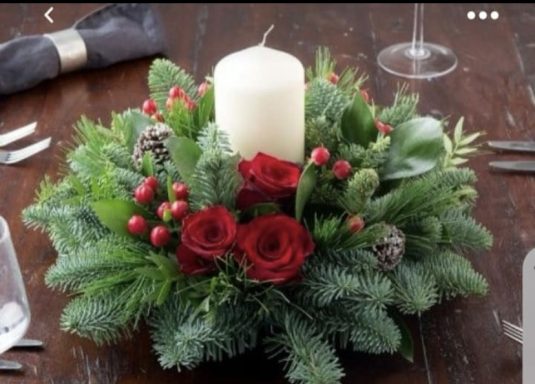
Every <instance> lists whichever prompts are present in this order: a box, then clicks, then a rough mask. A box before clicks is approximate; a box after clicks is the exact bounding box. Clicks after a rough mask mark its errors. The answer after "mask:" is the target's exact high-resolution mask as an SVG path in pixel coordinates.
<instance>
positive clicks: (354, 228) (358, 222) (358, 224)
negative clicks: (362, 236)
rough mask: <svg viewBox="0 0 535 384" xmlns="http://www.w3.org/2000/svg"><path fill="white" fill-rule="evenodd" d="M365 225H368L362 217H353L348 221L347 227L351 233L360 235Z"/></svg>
mask: <svg viewBox="0 0 535 384" xmlns="http://www.w3.org/2000/svg"><path fill="white" fill-rule="evenodd" d="M365 225H366V223H365V222H364V220H363V219H362V217H360V216H351V217H350V218H349V219H348V220H347V226H348V227H349V231H350V232H351V233H359V232H360V231H362V229H363V228H364V226H365Z"/></svg>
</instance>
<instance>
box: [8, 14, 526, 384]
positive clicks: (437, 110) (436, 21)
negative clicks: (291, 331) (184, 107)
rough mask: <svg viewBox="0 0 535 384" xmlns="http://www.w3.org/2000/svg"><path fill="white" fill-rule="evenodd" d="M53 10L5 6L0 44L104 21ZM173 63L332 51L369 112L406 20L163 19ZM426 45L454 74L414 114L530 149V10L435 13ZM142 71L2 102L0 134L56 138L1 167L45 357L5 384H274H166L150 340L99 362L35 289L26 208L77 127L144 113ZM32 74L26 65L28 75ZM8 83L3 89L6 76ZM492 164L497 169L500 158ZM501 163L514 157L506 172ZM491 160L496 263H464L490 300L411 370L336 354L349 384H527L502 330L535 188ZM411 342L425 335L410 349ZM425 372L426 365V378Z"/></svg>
mask: <svg viewBox="0 0 535 384" xmlns="http://www.w3.org/2000/svg"><path fill="white" fill-rule="evenodd" d="M49 6H50V5H49V4H42V5H26V4H18V5H17V4H13V5H6V4H3V5H0V41H6V40H8V39H11V38H13V37H16V36H20V35H29V34H36V33H45V32H50V31H53V30H57V29H61V28H65V27H68V26H69V25H71V24H72V23H73V21H74V20H75V19H77V18H78V17H81V16H82V15H84V14H85V13H87V12H88V11H90V10H93V9H95V8H96V7H97V5H90V4H84V5H72V4H56V5H55V10H54V12H53V14H52V16H53V17H54V19H55V22H54V24H50V23H49V22H48V21H47V20H45V19H44V17H43V13H44V12H45V11H46V10H47V9H48V7H49ZM489 7H494V8H495V9H497V10H498V12H499V14H500V17H499V19H498V20H497V21H492V20H490V19H487V20H486V21H479V20H475V21H469V20H468V19H467V17H466V13H467V12H468V11H469V10H476V11H478V10H480V9H486V10H487V11H491V10H492V9H493V8H489ZM158 8H159V10H160V11H162V12H161V14H162V18H163V21H164V23H165V26H166V29H167V32H168V37H169V53H168V55H169V57H170V58H171V59H172V60H174V61H176V62H178V63H179V64H180V65H181V66H183V67H184V68H186V69H187V70H189V71H192V72H193V73H194V74H195V76H196V77H197V79H198V80H202V78H203V76H204V75H205V74H206V73H208V72H209V71H210V70H211V69H212V68H213V66H214V64H215V63H216V62H217V60H219V59H220V58H221V57H223V56H224V55H226V54H228V53H229V52H233V51H235V50H238V49H240V48H243V47H246V46H249V45H253V44H256V43H258V42H259V41H260V40H261V36H262V34H263V32H264V31H265V30H266V29H267V28H268V27H269V25H270V24H275V30H274V31H273V32H272V33H271V35H270V36H269V39H268V44H269V45H270V46H273V47H276V48H280V49H283V50H286V51H289V52H292V53H293V54H294V55H296V56H298V57H299V58H300V59H301V60H302V61H303V62H305V63H312V59H313V55H314V51H315V50H316V47H317V46H318V45H327V46H329V47H331V49H332V52H333V53H334V55H335V56H336V58H337V60H338V61H339V63H340V64H342V65H356V66H359V67H360V68H361V69H362V70H363V71H365V72H367V73H368V74H369V76H370V80H369V81H368V84H367V86H368V87H369V90H370V93H371V94H372V95H373V97H374V99H375V100H377V101H378V102H380V103H386V102H390V101H391V100H392V95H393V91H394V89H395V87H396V83H398V82H399V81H400V79H398V78H395V77H393V76H391V75H388V74H386V73H385V72H383V71H381V70H379V69H378V67H377V64H376V57H377V54H378V52H379V50H380V49H381V48H383V47H385V46H387V45H389V44H392V43H397V42H401V41H405V40H407V39H408V38H409V37H410V36H411V28H412V7H411V6H410V5H407V4H405V5H366V4H363V5H334V4H333V5H281V4H279V5H252V4H250V5H200V4H199V5H191V4H190V5H172V6H167V5H162V6H159V7H158ZM425 16H426V22H425V25H426V38H427V39H428V40H429V41H435V42H438V43H442V44H444V45H446V46H449V47H451V48H452V49H453V51H454V52H455V53H456V54H457V56H458V58H459V66H458V68H457V69H456V70H455V71H454V72H453V73H451V74H450V75H448V76H446V77H443V78H440V79H438V80H433V81H413V82H410V87H411V89H412V90H414V91H417V92H420V95H421V100H422V102H421V108H420V111H421V112H422V113H431V114H433V115H438V116H451V118H452V119H454V120H455V119H457V118H458V117H459V116H462V115H464V116H465V118H466V127H467V128H468V129H469V130H486V131H487V132H488V135H487V138H489V139H490V138H503V139H535V131H534V129H535V127H534V126H533V120H534V118H535V96H534V89H533V88H532V87H535V49H534V48H533V44H534V38H533V31H534V28H535V6H534V5H528V4H526V5H492V6H491V5H489V6H483V5H436V4H435V5H429V6H426V15H425ZM150 62H151V59H150V58H147V59H142V60H136V61H132V62H127V63H122V64H119V65H115V66H113V67H111V68H108V69H103V70H96V71H87V72H82V73H74V74H70V75H66V76H63V77H61V78H60V79H57V80H54V81H49V82H46V83H44V84H41V85H40V86H38V87H36V88H34V89H32V90H29V91H26V92H22V93H19V94H16V95H12V96H10V97H7V98H4V99H2V100H0V132H5V131H8V130H10V129H12V128H14V127H18V126H21V125H23V124H25V123H28V122H31V121H34V120H35V121H38V123H39V126H38V132H37V134H36V135H35V136H34V137H33V138H32V139H28V140H25V141H24V142H21V144H25V143H28V142H30V140H35V139H36V137H41V138H42V137H45V136H48V135H51V136H52V137H53V140H54V146H53V148H52V149H50V150H48V151H47V152H45V153H42V154H40V155H38V156H35V157H34V158H32V159H30V160H28V161H26V162H24V163H21V164H20V165H17V166H12V167H6V166H4V167H0V186H1V199H0V214H1V215H3V216H5V217H6V219H7V220H8V222H9V223H10V226H11V230H12V233H13V237H14V242H15V247H16V249H17V251H18V255H19V260H20V264H21V268H22V271H23V275H24V280H25V282H26V287H27V290H28V295H29V299H30V303H31V309H32V324H31V327H30V330H29V332H28V336H30V337H35V338H40V339H42V340H44V341H45V343H46V348H45V350H44V351H42V352H9V353H7V354H6V355H5V357H6V358H11V359H16V360H18V361H21V362H22V363H24V364H25V366H26V368H25V371H24V373H23V374H17V375H6V374H1V376H0V382H2V383H6V384H14V383H25V384H33V383H55V384H63V383H64V384H77V383H98V384H101V383H102V384H108V383H123V384H126V383H175V382H181V383H253V382H254V383H283V382H284V380H283V377H282V375H281V373H280V372H281V371H280V369H279V367H278V364H277V363H276V362H273V361H268V360H266V359H265V358H264V357H263V355H262V353H261V352H256V353H253V354H249V355H247V356H244V357H240V358H237V359H234V360H232V361H227V362H226V363H222V364H215V363H214V364H205V365H203V366H202V367H200V368H198V369H196V370H194V371H192V372H182V373H177V372H176V371H174V370H170V371H162V370H161V369H160V367H159V365H158V363H157V361H156V359H155V357H154V355H152V354H151V346H150V342H149V338H148V335H147V333H146V332H141V333H139V334H136V335H135V336H134V338H133V340H130V341H125V342H124V343H122V344H120V345H117V346H110V347H103V348H97V347H96V346H95V345H93V344H92V343H91V342H89V341H87V340H82V339H80V338H78V337H76V336H72V335H68V334H65V333H62V332H60V331H59V328H58V321H59V316H60V313H61V309H62V307H63V306H64V305H65V303H66V302H67V297H66V296H65V295H62V294H59V293H57V292H52V291H50V290H48V289H47V288H46V287H45V286H44V284H43V276H44V273H45V271H46V270H47V268H48V266H49V265H50V264H51V263H53V262H54V258H55V253H54V250H53V249H52V247H51V246H50V243H49V241H48V239H47V238H46V237H45V236H44V235H41V234H40V233H36V232H32V231H30V230H28V229H26V228H25V227H24V226H23V224H22V222H21V218H20V213H21V210H22V209H23V208H24V207H25V206H27V205H29V204H30V203H31V201H32V199H33V194H34V189H35V188H36V187H37V185H38V183H39V181H40V180H41V178H42V177H43V175H44V174H45V173H49V174H55V172H56V171H57V170H58V167H59V165H60V161H61V158H62V153H63V152H62V146H63V145H65V144H66V143H68V141H69V139H70V137H71V134H72V128H71V127H72V125H73V123H74V122H75V121H76V120H77V119H78V118H79V116H80V115H81V114H85V115H87V116H89V117H90V118H94V119H97V118H102V119H103V121H104V122H107V121H109V115H110V112H111V111H112V110H116V111H120V110H123V109H125V108H127V107H131V106H139V105H140V104H141V103H142V101H143V100H144V99H145V98H146V97H147V87H146V80H145V79H146V73H147V69H148V67H149V64H150ZM28 65H32V63H28ZM1 75H2V74H0V76H1ZM493 157H497V156H495V155H494V156H493ZM501 157H502V158H510V157H511V156H506V155H504V156H501ZM490 158H491V156H483V157H481V158H478V159H476V160H474V161H472V162H471V165H472V166H474V168H475V169H476V171H477V174H478V176H479V182H478V189H479V191H480V193H481V198H480V200H479V203H478V206H477V209H476V215H477V217H478V219H480V220H481V221H482V222H483V223H484V224H485V225H486V226H488V227H489V228H490V230H491V231H492V232H493V233H494V234H495V236H496V238H495V245H494V247H493V249H492V250H491V251H490V252H487V253H482V254H474V255H473V256H472V258H471V259H472V260H473V262H474V264H475V266H476V267H477V269H478V270H479V271H481V272H482V273H483V274H484V275H485V276H486V277H487V278H488V281H489V283H490V289H491V291H490V293H489V295H488V296H487V297H485V298H469V299H459V300H455V301H453V302H449V303H445V304H442V305H440V306H437V307H436V308H435V309H434V310H432V311H431V312H429V313H426V314H425V315H424V317H423V320H422V323H423V339H424V341H425V349H423V348H422V347H421V345H420V343H418V345H417V351H416V361H415V363H414V364H409V363H406V362H404V361H403V360H402V359H401V358H399V357H389V356H381V357H370V356H366V355H361V354H351V353H342V356H343V363H344V366H345V368H346V371H347V377H346V379H345V380H344V382H345V383H357V382H358V383H395V384H403V383H407V384H415V383H427V382H433V383H459V384H466V383H485V384H493V383H496V384H511V383H520V382H521V348H520V347H519V346H518V345H516V344H514V343H513V342H511V341H510V340H508V339H506V338H505V337H504V336H502V335H501V333H500V326H499V319H500V318H504V319H508V320H510V321H512V322H515V323H521V313H522V310H521V266H522V260H523V258H524V256H525V255H526V254H527V252H528V251H529V250H530V249H531V248H533V247H535V199H533V196H535V178H534V177H533V176H519V175H501V174H493V173H491V172H489V170H488V166H487V163H488V161H489V160H490ZM416 334H418V333H416ZM426 361H427V362H428V364H426V363H425V362H426Z"/></svg>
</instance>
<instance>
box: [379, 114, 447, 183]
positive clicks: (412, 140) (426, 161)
mask: <svg viewBox="0 0 535 384" xmlns="http://www.w3.org/2000/svg"><path fill="white" fill-rule="evenodd" d="M390 137H391V145H390V149H389V153H388V159H387V161H386V163H385V165H384V168H383V172H382V175H381V178H382V179H383V180H394V179H401V178H405V177H413V176H417V175H421V174H423V173H425V172H428V171H430V170H431V169H433V168H434V167H435V166H436V165H437V163H438V161H439V159H440V157H441V155H442V154H443V151H444V139H443V131H442V124H441V123H440V121H438V120H436V119H433V118H431V117H418V118H415V119H412V120H409V121H407V122H405V123H403V124H400V125H399V126H398V127H396V128H395V129H394V131H393V132H392V133H391V134H390Z"/></svg>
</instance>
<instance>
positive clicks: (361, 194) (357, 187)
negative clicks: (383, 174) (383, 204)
mask: <svg viewBox="0 0 535 384" xmlns="http://www.w3.org/2000/svg"><path fill="white" fill-rule="evenodd" d="M377 187H379V176H378V175H377V172H375V171H374V170H373V169H369V168H364V169H361V170H359V171H357V172H356V173H355V174H354V175H353V176H352V177H351V179H350V180H349V182H348V183H347V186H346V189H345V191H344V192H343V194H342V196H341V197H340V198H339V205H340V206H341V207H343V208H344V209H345V210H346V211H347V212H349V213H352V214H357V213H360V212H361V211H362V210H363V209H364V207H365V206H366V204H367V203H368V201H369V200H370V198H371V197H372V196H373V194H374V192H375V190H376V189H377Z"/></svg>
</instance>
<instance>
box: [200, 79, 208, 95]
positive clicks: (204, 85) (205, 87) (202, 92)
mask: <svg viewBox="0 0 535 384" xmlns="http://www.w3.org/2000/svg"><path fill="white" fill-rule="evenodd" d="M208 89H210V84H208V82H207V81H205V82H202V83H201V84H200V85H199V88H198V89H197V93H198V95H199V97H203V96H204V95H205V94H206V92H207V91H208Z"/></svg>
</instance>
